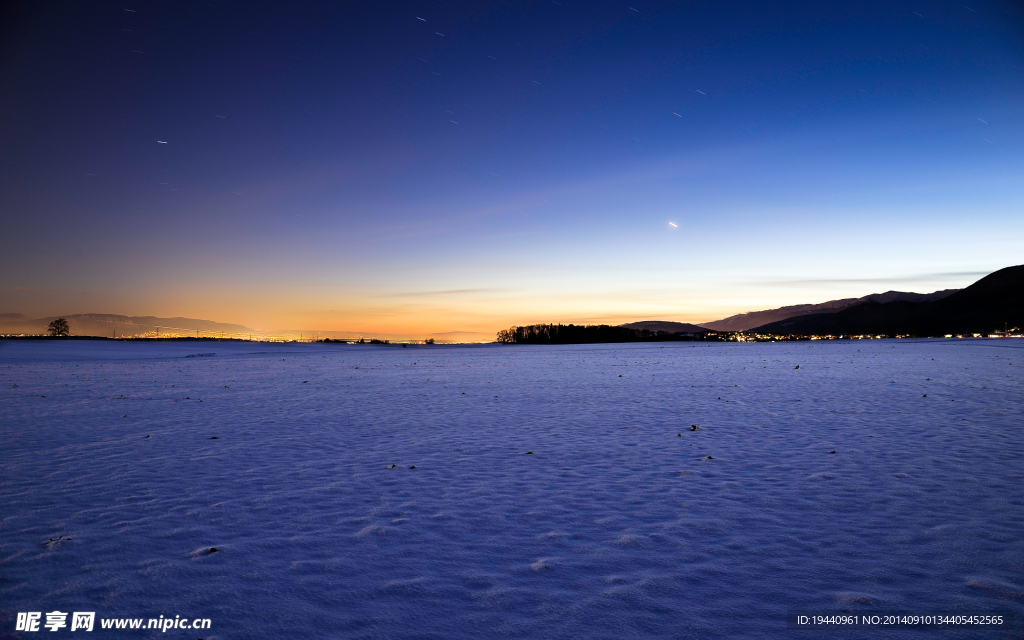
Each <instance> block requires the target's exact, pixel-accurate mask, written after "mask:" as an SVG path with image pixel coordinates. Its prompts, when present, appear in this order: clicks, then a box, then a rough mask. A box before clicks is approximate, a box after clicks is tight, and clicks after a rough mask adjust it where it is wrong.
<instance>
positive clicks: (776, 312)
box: [701, 289, 959, 331]
mask: <svg viewBox="0 0 1024 640" xmlns="http://www.w3.org/2000/svg"><path fill="white" fill-rule="evenodd" d="M957 291H959V289H943V290H942V291H936V292H934V293H909V292H906V291H886V292H885V293H872V294H871V295H867V296H863V297H861V298H843V299H841V300H829V301H828V302H822V303H820V304H796V305H791V306H788V307H779V308H778V309H768V310H765V311H751V312H749V313H741V314H739V315H735V316H729V317H728V318H725V319H723V320H715V321H713V322H704V323H702V324H701V326H703V327H707V328H708V329H712V330H714V331H749V330H750V329H753V328H755V327H760V326H764V325H767V324H770V323H773V322H781V321H783V320H788V319H790V318H795V317H797V316H809V315H814V314H830V313H839V312H840V311H842V310H843V309H848V308H849V307H853V306H855V305H859V304H864V303H865V302H877V303H878V304H888V303H890V302H932V301H935V300H941V299H943V298H945V297H947V296H950V295H952V294H954V293H956V292H957Z"/></svg>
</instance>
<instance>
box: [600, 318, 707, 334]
mask: <svg viewBox="0 0 1024 640" xmlns="http://www.w3.org/2000/svg"><path fill="white" fill-rule="evenodd" d="M619 326H621V327H626V328H627V329H640V330H641V331H643V330H645V329H646V330H647V331H651V332H653V333H657V332H659V331H665V332H666V333H707V332H708V331H709V330H708V329H706V328H704V327H698V326H697V325H695V324H689V323H686V322H671V321H669V320H644V321H642V322H630V323H629V324H623V325H619Z"/></svg>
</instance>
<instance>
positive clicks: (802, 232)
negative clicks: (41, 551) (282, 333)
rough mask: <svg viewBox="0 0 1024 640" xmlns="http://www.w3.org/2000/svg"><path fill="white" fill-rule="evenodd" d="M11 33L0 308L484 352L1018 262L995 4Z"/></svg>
mask: <svg viewBox="0 0 1024 640" xmlns="http://www.w3.org/2000/svg"><path fill="white" fill-rule="evenodd" d="M339 5H346V6H339ZM4 11H5V15H4V17H3V21H2V23H3V27H2V28H3V33H2V38H0V55H2V59H0V155H2V158H0V162H2V164H0V171H2V174H0V190H2V193H3V197H2V207H3V210H2V213H0V215H2V217H3V218H2V222H3V233H2V234H0V312H4V311H6V312H22V313H27V314H30V315H47V314H57V313H76V312H113V313H127V314H156V315H191V316H198V317H205V318H209V319H214V320H221V321H227V322H239V323H244V324H249V325H250V326H259V327H262V328H270V327H272V326H273V327H284V326H288V327H299V326H303V327H308V328H319V329H336V330H344V329H349V330H374V331H380V332H392V333H396V334H397V333H408V334H415V333H417V332H424V333H426V332H431V331H444V330H468V331H480V332H483V333H489V332H491V330H492V329H495V328H501V327H504V326H506V325H508V324H512V323H526V322H538V321H566V322H568V321H576V322H581V321H582V322H595V321H612V322H619V321H627V320H639V319H650V318H662V319H678V320H711V319H714V318H717V317H721V316H724V315H729V314H731V313H735V312H740V311H747V310H752V309H758V308H765V307H772V306H778V305H781V304H789V303H794V302H817V301H821V300H825V299H829V298H836V297H844V296H849V295H863V294H867V293H871V292H874V291H882V290H886V289H894V288H895V289H904V290H908V289H909V290H918V291H923V290H933V289H938V288H946V287H952V286H964V285H965V284H968V283H969V282H971V281H973V280H975V279H977V278H978V277H979V276H980V275H981V274H982V273H985V272H988V271H991V270H994V269H996V268H999V267H1002V266H1007V265H1009V264H1018V263H1021V262H1024V260H1022V259H1021V258H1022V256H1024V215H1022V214H1024V211H1022V204H1024V197H1022V196H1024V184H1022V180H1024V113H1022V108H1024V13H1022V11H1021V9H1020V7H1018V6H1017V5H1016V4H1014V3H1010V2H998V1H988V2H978V3H973V2H972V3H969V4H967V5H964V4H960V3H958V2H923V1H902V0H897V1H895V2H892V1H889V2H863V3H821V2H785V3H764V2H641V1H639V0H635V1H634V0H625V1H624V2H618V1H603V0H590V1H587V2H580V1H576V0H560V1H559V2H553V1H551V0H547V1H538V2H515V3H489V2H440V1H436V0H429V1H424V2H416V3H408V2H374V3H369V2H367V3H321V4H314V3H305V4H302V5H301V6H299V5H297V4H296V3H281V4H280V6H259V5H255V4H252V3H231V2H220V1H216V2H213V3H205V2H202V3H198V2H190V3H182V2H173V3H135V2H119V3H117V4H104V3H79V2H65V3H54V2H38V3H31V4H24V5H20V6H15V7H11V6H5V8H4ZM442 34H443V35H442ZM670 222H671V223H673V224H674V225H676V226H672V225H670V224H669V223H670Z"/></svg>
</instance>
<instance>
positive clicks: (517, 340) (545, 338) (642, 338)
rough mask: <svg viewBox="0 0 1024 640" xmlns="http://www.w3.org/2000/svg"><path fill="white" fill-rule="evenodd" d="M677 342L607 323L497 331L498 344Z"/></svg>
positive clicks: (662, 333) (655, 333)
mask: <svg viewBox="0 0 1024 640" xmlns="http://www.w3.org/2000/svg"><path fill="white" fill-rule="evenodd" d="M679 339H681V338H680V336H678V335H676V334H674V333H669V332H667V331H649V330H647V329H630V328H628V327H613V326H611V325H607V324H591V325H575V324H531V325H529V326H526V327H511V328H509V329H505V330H503V331H499V332H498V342H502V343H504V344H594V343H601V342H654V341H659V340H679Z"/></svg>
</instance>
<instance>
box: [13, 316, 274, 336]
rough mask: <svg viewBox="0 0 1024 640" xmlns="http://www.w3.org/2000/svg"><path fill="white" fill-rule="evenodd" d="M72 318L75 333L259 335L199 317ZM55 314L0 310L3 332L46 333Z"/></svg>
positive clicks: (116, 334)
mask: <svg viewBox="0 0 1024 640" xmlns="http://www.w3.org/2000/svg"><path fill="white" fill-rule="evenodd" d="M60 317H62V318H64V319H65V320H67V321H68V325H69V326H70V327H71V335H75V336H105V337H108V338H113V337H115V336H116V337H131V336H141V335H147V334H155V333H156V332H158V331H159V332H161V333H163V334H165V335H175V334H177V335H193V334H194V333H195V332H196V331H198V332H199V334H200V335H201V336H203V337H206V338H209V337H227V338H242V337H245V336H247V335H249V334H253V335H258V334H259V332H257V331H253V330H252V329H250V328H249V327H244V326H242V325H240V324H228V323H224V322H213V321H211V320H196V319H195V318H158V317H156V316H122V315H116V314H112V313H76V314H72V315H66V316H60ZM56 319H57V316H54V317H52V318H29V317H26V316H25V315H23V314H20V313H3V314H0V333H26V334H39V333H46V326H47V325H48V324H50V322H51V321H53V320H56Z"/></svg>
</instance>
